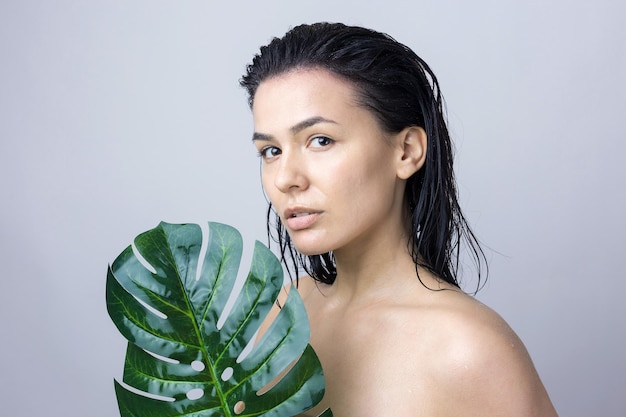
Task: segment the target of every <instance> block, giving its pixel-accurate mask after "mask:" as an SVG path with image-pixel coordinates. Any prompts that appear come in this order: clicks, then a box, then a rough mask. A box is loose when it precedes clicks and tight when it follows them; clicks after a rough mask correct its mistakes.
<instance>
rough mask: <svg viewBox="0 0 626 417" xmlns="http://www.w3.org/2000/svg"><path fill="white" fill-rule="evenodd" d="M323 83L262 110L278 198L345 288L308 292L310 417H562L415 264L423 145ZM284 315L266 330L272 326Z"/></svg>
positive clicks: (479, 324) (490, 329)
mask: <svg viewBox="0 0 626 417" xmlns="http://www.w3.org/2000/svg"><path fill="white" fill-rule="evenodd" d="M354 97H355V95H354V90H353V88H352V86H351V85H350V84H349V83H348V82H346V81H344V80H342V79H338V78H337V77H335V76H333V75H332V74H330V73H328V72H327V71H324V70H319V69H312V70H311V69H309V70H295V71H292V72H290V73H287V74H285V75H282V76H279V77H277V78H272V79H269V80H266V81H264V82H263V83H262V84H261V85H260V86H259V89H258V91H257V94H256V97H255V103H254V106H253V113H254V122H255V136H254V138H255V145H256V146H257V149H258V150H259V152H260V154H261V156H262V158H263V165H262V167H263V168H262V179H263V187H264V189H265V192H266V193H267V195H268V196H269V198H270V200H271V201H272V204H273V205H274V207H275V208H276V210H277V211H278V213H279V214H280V215H281V219H282V221H283V223H284V224H285V226H286V227H287V230H288V232H289V234H290V236H291V238H292V241H293V242H294V245H295V246H296V248H297V249H298V250H299V251H300V252H301V253H304V254H315V253H324V252H328V251H331V250H332V251H333V253H334V255H335V261H336V264H337V279H336V281H335V283H334V284H333V285H325V284H319V283H316V282H314V281H313V280H312V279H311V278H308V277H306V278H303V279H301V281H300V285H299V288H298V291H299V292H300V294H301V296H302V298H303V300H304V303H305V306H306V309H307V313H308V316H309V321H310V325H311V345H312V346H313V348H314V349H315V351H316V352H317V354H318V356H319V358H320V361H321V363H322V367H323V369H324V373H325V380H326V394H325V397H324V399H323V401H322V403H321V404H320V405H319V406H317V407H315V408H314V409H313V410H310V411H309V412H308V413H307V414H305V415H306V416H317V415H318V414H319V413H320V412H322V411H323V410H324V409H326V408H327V407H330V408H331V409H332V411H333V414H334V415H335V417H369V416H372V417H386V416H388V417H397V416H429V417H438V416H441V417H444V416H451V417H452V416H453V417H459V416H480V417H488V416H498V417H507V416H511V417H513V416H516V417H522V416H524V417H530V416H545V417H550V416H556V412H555V410H554V408H553V406H552V404H551V402H550V400H549V397H548V395H547V393H546V391H545V389H544V387H543V385H542V383H541V381H540V379H539V377H538V375H537V373H536V371H535V368H534V366H533V364H532V361H531V359H530V357H529V356H528V353H527V352H526V349H525V348H524V346H523V344H522V342H521V341H520V340H519V338H518V337H517V336H516V335H515V333H514V332H513V331H512V330H511V329H510V328H509V326H508V325H507V324H506V323H505V322H504V320H502V318H500V317H499V316H498V315H497V314H496V313H494V312H493V311H492V310H490V309H489V308H487V307H486V306H484V305H482V304H481V303H479V302H478V301H476V300H475V299H473V298H472V297H470V296H468V295H466V294H464V293H463V292H462V291H460V290H459V289H457V288H456V287H453V286H451V285H450V284H447V283H445V282H442V281H441V280H439V279H437V277H435V276H433V275H432V274H430V273H428V272H427V271H425V270H420V271H419V278H420V279H421V282H420V279H418V277H417V275H416V271H415V264H414V262H413V259H412V258H411V256H410V255H409V253H408V250H407V243H408V228H407V227H406V221H405V219H406V217H405V212H404V207H405V202H404V187H405V184H406V179H407V178H409V177H410V176H411V175H412V174H413V173H415V172H416V171H417V170H419V169H420V168H421V167H422V165H423V163H424V158H425V155H426V149H427V146H428V145H427V138H426V135H425V133H424V131H423V130H422V129H421V128H417V127H408V128H406V129H404V130H403V131H401V132H399V133H394V134H389V133H386V132H383V131H382V130H381V129H380V127H379V126H378V123H377V121H376V119H375V118H374V117H373V115H372V114H371V113H370V112H369V111H368V110H365V109H363V108H361V107H359V106H357V105H355V100H354ZM275 314H276V311H275V312H273V314H272V315H271V316H270V317H269V318H268V319H267V323H269V322H271V320H272V319H273V317H274V316H275Z"/></svg>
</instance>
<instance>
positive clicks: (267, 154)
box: [259, 146, 280, 159]
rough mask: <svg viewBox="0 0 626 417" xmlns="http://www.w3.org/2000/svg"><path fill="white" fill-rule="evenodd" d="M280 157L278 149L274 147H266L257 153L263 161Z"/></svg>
mask: <svg viewBox="0 0 626 417" xmlns="http://www.w3.org/2000/svg"><path fill="white" fill-rule="evenodd" d="M278 155H280V149H278V148H277V147H275V146H266V147H265V148H263V149H261V150H260V151H259V156H260V157H261V158H263V159H271V158H274V157H276V156H278Z"/></svg>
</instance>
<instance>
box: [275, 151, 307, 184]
mask: <svg viewBox="0 0 626 417" xmlns="http://www.w3.org/2000/svg"><path fill="white" fill-rule="evenodd" d="M277 162H278V166H277V169H276V171H275V176H274V185H275V186H276V188H277V189H278V190H280V191H281V192H283V193H288V192H291V191H293V190H296V189H297V190H304V189H306V188H307V187H308V181H307V177H306V175H305V166H304V164H303V161H301V160H300V158H298V156H297V155H294V154H287V153H283V154H282V155H281V156H280V160H279V161H277Z"/></svg>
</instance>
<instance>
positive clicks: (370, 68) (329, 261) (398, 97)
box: [240, 23, 487, 288]
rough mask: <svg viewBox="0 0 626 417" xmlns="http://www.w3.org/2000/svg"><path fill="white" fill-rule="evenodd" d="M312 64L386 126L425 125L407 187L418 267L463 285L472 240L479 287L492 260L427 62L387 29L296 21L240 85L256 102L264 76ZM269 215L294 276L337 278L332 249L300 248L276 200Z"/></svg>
mask: <svg viewBox="0 0 626 417" xmlns="http://www.w3.org/2000/svg"><path fill="white" fill-rule="evenodd" d="M309 68H321V69H325V70H328V71H330V72H331V73H333V74H335V75H338V76H340V77H342V78H343V79H345V80H347V81H349V82H350V83H352V85H353V86H354V87H355V90H356V92H357V97H358V104H359V105H361V106H363V107H364V108H366V109H368V110H370V111H371V112H372V113H373V114H374V116H375V117H376V119H377V120H378V122H379V123H380V126H381V127H382V129H383V130H385V131H387V132H390V133H397V132H400V131H402V130H403V129H405V128H406V127H409V126H419V127H422V128H423V129H424V130H425V131H426V134H427V137H428V146H427V151H426V160H425V163H424V166H423V167H422V168H421V169H420V170H419V171H417V172H416V173H415V174H413V176H411V177H410V178H409V179H408V181H407V184H406V190H405V201H406V204H407V209H408V212H409V213H410V217H411V228H412V230H411V234H410V239H409V251H410V253H411V256H412V258H413V261H414V262H415V265H416V268H417V266H418V265H419V266H422V267H424V268H427V269H428V270H430V271H431V272H433V273H434V274H435V275H437V276H438V277H439V278H440V279H443V280H444V281H446V282H448V283H450V284H452V285H455V286H457V287H458V286H459V272H460V268H459V267H460V259H461V243H464V244H467V248H468V251H469V255H470V256H471V258H472V259H473V261H474V263H475V265H476V268H477V272H478V284H477V288H479V285H480V281H481V276H482V275H483V273H484V272H486V266H487V263H486V259H485V255H484V252H483V250H482V248H481V247H480V244H479V242H478V241H477V239H476V237H475V236H474V234H473V232H472V231H471V229H470V228H469V226H468V224H467V221H466V219H465V218H464V216H463V214H462V213H461V209H460V207H459V203H458V199H457V191H456V185H455V180H454V173H453V168H452V162H453V150H452V143H451V140H450V136H449V134H448V128H447V125H446V119H445V114H444V104H443V97H442V95H441V92H440V89H439V83H438V82H437V78H436V77H435V74H434V73H433V72H432V71H431V69H430V68H429V67H428V65H427V64H426V62H424V61H423V60H422V59H421V58H420V57H419V56H417V55H416V54H415V53H414V52H413V51H412V50H411V49H409V48H408V47H406V46H405V45H403V44H401V43H399V42H397V41H395V40H394V39H393V38H391V37H390V36H389V35H387V34H384V33H380V32H376V31H373V30H370V29H366V28H361V27H354V26H346V25H344V24H340V23H316V24H312V25H301V26H297V27H294V28H293V29H291V30H290V31H289V32H287V34H285V36H283V37H282V38H274V39H273V40H272V41H271V42H270V43H269V44H268V45H266V46H263V47H261V49H260V52H259V54H257V55H256V56H255V57H254V59H253V60H252V63H251V64H250V65H248V67H247V71H246V74H245V75H244V76H243V77H242V79H241V82H240V84H241V86H242V87H244V88H246V90H247V92H248V98H249V104H250V107H252V105H253V103H254V97H255V94H256V91H257V88H258V87H259V85H260V84H261V83H262V82H263V81H264V80H266V79H268V78H271V77H275V76H278V75H281V74H284V73H287V72H289V71H291V70H295V69H309ZM267 216H268V218H267V228H268V238H269V240H270V241H271V240H274V241H275V242H277V243H278V245H279V247H280V255H281V260H282V261H283V263H284V264H285V266H286V267H287V270H288V271H289V274H290V276H292V278H293V275H292V272H291V270H290V268H293V270H294V274H295V276H296V279H297V275H298V270H299V267H301V268H303V269H304V270H305V271H306V272H307V273H308V274H309V275H311V276H312V277H313V278H314V279H316V280H318V281H320V282H324V283H327V284H332V283H333V282H334V281H335V278H336V276H337V270H336V266H335V263H334V258H333V254H332V252H329V253H324V254H320V255H313V256H305V255H302V254H299V253H298V252H297V251H296V250H295V248H294V247H293V245H292V242H291V239H290V237H289V235H288V233H287V232H286V230H285V228H284V226H283V224H282V223H281V220H280V218H279V216H278V214H277V213H275V211H274V210H273V209H272V206H271V203H270V206H269V208H268V212H267ZM272 218H273V221H272ZM272 229H275V231H276V235H274V233H273V230H272ZM289 259H291V262H289ZM290 264H291V265H290ZM483 267H485V268H484V269H483ZM418 277H419V274H418Z"/></svg>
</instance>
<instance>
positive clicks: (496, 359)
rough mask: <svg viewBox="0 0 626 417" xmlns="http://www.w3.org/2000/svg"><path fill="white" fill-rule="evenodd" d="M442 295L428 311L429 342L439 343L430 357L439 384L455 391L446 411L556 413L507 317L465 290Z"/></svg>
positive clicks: (519, 414) (548, 414) (465, 412)
mask: <svg viewBox="0 0 626 417" xmlns="http://www.w3.org/2000/svg"><path fill="white" fill-rule="evenodd" d="M442 298H443V300H442V301H441V302H440V303H438V304H435V305H434V306H433V308H432V309H431V311H430V313H427V316H429V319H430V322H431V323H432V326H429V333H430V334H431V335H432V337H433V339H432V340H431V341H430V343H432V345H433V346H438V349H437V350H436V351H434V352H433V353H432V355H430V357H429V360H430V361H431V364H433V367H432V368H431V371H432V372H433V376H434V378H435V379H436V380H437V381H439V384H440V385H441V387H442V388H444V389H445V390H446V392H448V393H456V394H455V395H454V396H453V398H451V399H449V401H448V403H447V404H448V405H449V407H451V410H450V414H452V415H460V414H463V415H498V416H509V415H510V416H556V412H555V411H554V408H553V406H552V404H551V402H550V400H549V398H548V395H547V393H546V391H545V388H544V386H543V384H542V382H541V380H540V378H539V376H538V375H537V372H536V370H535V367H534V365H533V363H532V360H531V358H530V356H529V354H528V352H527V350H526V347H525V346H524V344H523V343H522V341H521V340H520V338H519V337H518V336H517V334H516V333H515V332H514V331H513V330H512V329H511V327H510V326H509V325H508V324H507V323H506V321H505V320H504V319H503V318H502V317H501V316H500V315H499V314H497V313H496V312H495V311H493V310H492V309H490V308H489V307H487V306H485V305H484V304H482V303H480V302H479V301H477V300H475V299H474V298H473V297H470V296H468V295H466V294H463V293H460V292H456V293H449V294H444V295H443V297H442ZM423 359H424V358H423V357H422V358H418V357H415V358H413V360H415V361H421V360H423ZM450 400H454V401H450ZM461 411H462V412H461Z"/></svg>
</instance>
